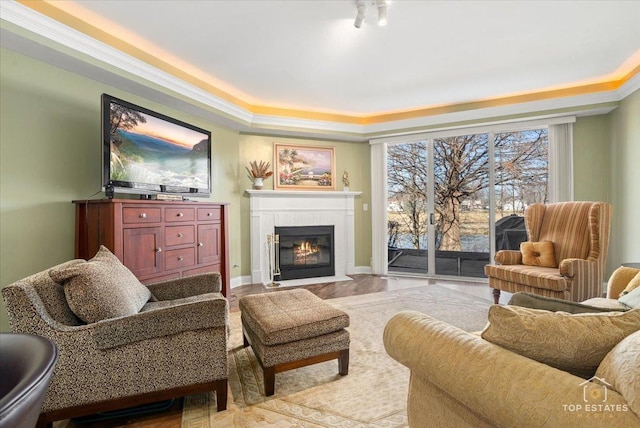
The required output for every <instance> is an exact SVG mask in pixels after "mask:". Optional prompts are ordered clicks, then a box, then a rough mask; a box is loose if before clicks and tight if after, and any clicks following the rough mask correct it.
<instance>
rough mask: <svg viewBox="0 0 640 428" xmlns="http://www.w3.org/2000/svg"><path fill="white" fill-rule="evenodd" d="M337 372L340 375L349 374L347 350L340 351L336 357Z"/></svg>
mask: <svg viewBox="0 0 640 428" xmlns="http://www.w3.org/2000/svg"><path fill="white" fill-rule="evenodd" d="M338 373H340V374H341V375H342V376H346V375H348V374H349V350H348V349H345V350H343V351H340V356H339V357H338Z"/></svg>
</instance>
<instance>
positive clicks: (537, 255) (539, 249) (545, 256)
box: [520, 241, 558, 267]
mask: <svg viewBox="0 0 640 428" xmlns="http://www.w3.org/2000/svg"><path fill="white" fill-rule="evenodd" d="M520 252H521V253H522V264H524V265H528V266H541V267H558V262H557V261H556V252H555V248H554V246H553V242H551V241H542V242H530V241H527V242H522V243H521V244H520Z"/></svg>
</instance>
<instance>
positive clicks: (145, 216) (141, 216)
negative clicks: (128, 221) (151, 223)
mask: <svg viewBox="0 0 640 428" xmlns="http://www.w3.org/2000/svg"><path fill="white" fill-rule="evenodd" d="M139 217H140V218H147V213H140V216H139Z"/></svg>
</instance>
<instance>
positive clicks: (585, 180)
mask: <svg viewBox="0 0 640 428" xmlns="http://www.w3.org/2000/svg"><path fill="white" fill-rule="evenodd" d="M609 124H610V119H609V116H608V115H599V116H586V117H579V118H577V120H576V123H575V124H574V125H573V178H574V183H575V185H574V199H575V200H576V201H602V202H609V203H611V194H610V188H609V183H610V176H611V164H610V152H611V137H610V125H609Z"/></svg>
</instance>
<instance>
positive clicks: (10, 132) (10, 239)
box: [0, 49, 371, 331]
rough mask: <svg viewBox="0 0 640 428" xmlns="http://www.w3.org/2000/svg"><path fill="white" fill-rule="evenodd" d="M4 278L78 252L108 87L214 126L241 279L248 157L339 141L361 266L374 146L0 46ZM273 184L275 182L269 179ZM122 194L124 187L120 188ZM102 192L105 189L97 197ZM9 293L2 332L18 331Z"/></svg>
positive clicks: (216, 188) (366, 253)
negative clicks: (217, 109) (139, 91)
mask: <svg viewBox="0 0 640 428" xmlns="http://www.w3.org/2000/svg"><path fill="white" fill-rule="evenodd" d="M0 92H1V93H2V97H1V100H0V121H1V123H2V126H1V127H0V286H2V287H4V286H5V285H8V284H10V283H12V282H14V281H16V280H18V279H21V278H24V277H26V276H28V275H31V274H33V273H36V272H38V271H41V270H44V269H47V268H49V267H51V266H53V265H55V264H58V263H61V262H64V261H66V260H69V259H72V258H73V256H74V221H75V218H74V216H75V212H74V206H73V204H72V203H71V201H72V200H76V199H87V198H90V197H91V196H92V195H94V194H96V192H98V191H99V190H100V173H101V169H100V150H101V146H100V141H101V137H100V95H101V94H102V93H108V94H110V95H114V96H116V97H119V98H123V99H126V100H127V101H131V102H133V103H135V104H140V105H144V106H145V107H148V108H149V109H151V110H155V111H158V112H161V113H164V114H166V115H169V116H172V117H176V118H178V119H181V120H183V121H185V122H188V123H192V124H194V125H197V126H199V127H201V128H204V129H208V130H210V131H211V132H212V136H213V145H212V181H213V195H212V196H211V198H210V199H211V200H214V201H224V202H229V203H230V204H231V205H230V218H231V221H230V224H229V227H230V265H231V273H232V275H231V276H232V279H235V281H236V282H238V281H240V277H241V276H242V275H246V276H248V275H250V273H251V266H250V251H249V244H248V242H249V238H248V233H249V212H248V199H247V197H246V195H244V190H245V189H247V188H250V184H251V183H250V182H249V180H248V179H247V178H246V176H245V172H244V166H245V165H247V164H248V162H249V161H250V160H255V159H264V160H272V159H273V143H274V142H287V143H296V144H297V143H299V144H314V145H325V146H334V147H336V158H337V167H338V171H342V170H343V169H344V168H346V169H348V170H349V172H350V176H351V181H352V186H351V187H352V189H353V190H362V191H363V195H362V197H360V198H359V199H358V200H357V202H356V208H357V213H356V221H357V227H356V238H357V242H356V254H357V258H356V265H358V266H369V264H370V263H369V260H370V258H371V239H370V233H369V230H370V229H371V221H370V216H369V215H368V214H369V213H368V212H362V203H363V202H364V203H369V199H370V198H369V194H368V193H369V185H368V183H369V174H370V172H369V145H368V144H366V143H344V142H339V141H337V142H336V141H322V140H318V141H316V140H313V141H312V140H298V139H289V138H275V137H268V138H267V137H255V136H248V135H239V134H238V132H236V131H233V130H230V129H228V128H225V127H222V126H219V125H216V124H214V123H211V122H208V121H207V120H204V119H202V118H200V117H195V116H192V115H189V114H186V113H184V112H182V111H179V110H176V109H172V108H170V107H168V106H166V105H161V104H157V103H154V102H152V101H149V100H148V99H144V98H141V97H138V96H134V95H132V94H130V93H127V92H124V91H122V90H119V89H116V88H113V87H110V86H108V85H105V84H102V83H100V82H97V81H94V80H91V79H88V78H85V77H83V76H80V75H77V74H75V73H71V72H69V71H66V70H63V69H60V68H57V67H54V66H51V65H48V64H45V63H43V62H40V61H37V60H34V59H31V58H29V57H26V56H23V55H21V54H18V53H15V52H13V51H10V50H6V49H2V50H1V51H0ZM269 186H271V187H272V186H273V184H272V182H271V181H268V182H267V188H269ZM116 196H118V195H116ZM93 197H94V198H100V197H102V195H101V194H97V195H94V196H93ZM8 329H9V328H8V323H7V317H6V310H5V307H4V301H2V302H1V303H0V331H8Z"/></svg>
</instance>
